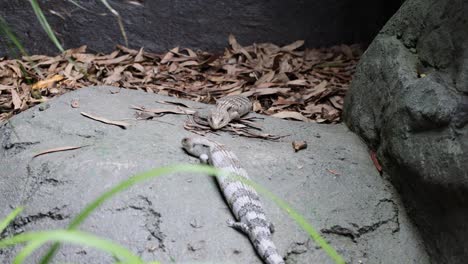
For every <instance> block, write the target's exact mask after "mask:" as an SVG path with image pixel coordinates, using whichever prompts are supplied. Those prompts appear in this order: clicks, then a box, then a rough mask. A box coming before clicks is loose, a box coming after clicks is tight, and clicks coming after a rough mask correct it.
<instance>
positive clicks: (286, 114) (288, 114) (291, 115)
mask: <svg viewBox="0 0 468 264" xmlns="http://www.w3.org/2000/svg"><path fill="white" fill-rule="evenodd" d="M271 116H273V117H277V118H282V119H294V120H299V121H304V122H308V121H309V119H308V118H307V117H305V116H303V115H302V114H301V113H298V112H293V111H282V112H279V113H276V114H273V115H271Z"/></svg>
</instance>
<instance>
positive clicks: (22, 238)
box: [0, 230, 143, 263]
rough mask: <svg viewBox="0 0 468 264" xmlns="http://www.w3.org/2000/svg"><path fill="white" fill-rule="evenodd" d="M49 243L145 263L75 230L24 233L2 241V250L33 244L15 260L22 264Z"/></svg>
mask: <svg viewBox="0 0 468 264" xmlns="http://www.w3.org/2000/svg"><path fill="white" fill-rule="evenodd" d="M48 241H60V242H68V243H72V244H78V245H84V246H89V247H93V248H97V249H100V250H102V251H105V252H108V253H110V254H112V255H114V256H117V257H119V258H121V259H125V260H126V262H127V263H143V261H142V260H141V259H140V258H139V257H137V256H136V255H134V254H133V253H132V252H130V251H129V250H127V249H126V248H124V247H122V246H120V245H118V244H115V243H113V242H111V241H109V240H106V239H102V238H99V237H96V236H94V235H91V234H87V233H84V232H81V231H75V230H53V231H41V232H28V233H22V234H19V235H16V236H13V237H9V238H5V239H3V240H0V248H4V247H8V246H13V245H16V244H20V243H24V242H31V243H30V244H29V245H28V246H26V247H25V248H24V249H23V250H22V251H21V252H20V253H19V254H18V255H17V256H16V258H15V262H14V263H22V261H23V260H24V259H25V258H26V257H28V256H29V255H30V254H31V253H32V252H33V251H34V250H35V249H37V248H38V247H40V246H41V245H43V244H44V243H47V242H48ZM17 261H18V262H17Z"/></svg>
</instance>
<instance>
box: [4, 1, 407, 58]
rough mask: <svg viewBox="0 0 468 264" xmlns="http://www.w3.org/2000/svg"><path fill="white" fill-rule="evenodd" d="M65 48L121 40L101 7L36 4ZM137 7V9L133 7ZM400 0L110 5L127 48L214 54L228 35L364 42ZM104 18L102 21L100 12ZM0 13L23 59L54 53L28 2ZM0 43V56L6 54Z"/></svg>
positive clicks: (96, 47)
mask: <svg viewBox="0 0 468 264" xmlns="http://www.w3.org/2000/svg"><path fill="white" fill-rule="evenodd" d="M38 2H39V3H40V5H41V7H42V9H43V11H44V13H45V16H46V17H47V19H48V20H49V22H50V24H51V26H52V28H53V29H54V30H55V31H56V32H57V33H58V38H59V39H60V40H61V42H62V43H63V45H64V46H65V48H74V47H77V46H80V45H88V47H89V48H90V50H91V51H100V52H108V51H110V50H113V49H114V47H115V45H116V44H123V43H124V40H123V37H122V35H121V33H120V29H119V26H118V23H117V20H116V19H115V17H113V16H112V15H110V12H109V11H108V10H107V9H106V8H105V7H104V5H103V4H102V3H101V1H77V2H79V3H80V4H81V5H82V6H83V7H84V8H86V10H83V9H81V8H79V7H77V6H75V5H73V4H72V3H71V1H63V0H48V1H45V0H39V1H38ZM135 2H138V3H141V5H135V4H133V3H135ZM402 2H403V1H402V0H393V1H388V0H329V1H304V0H293V1H290V0H273V1H270V0H256V1H252V0H239V1H219V0H204V1H201V0H196V1H194V0H191V1H174V0H151V1H110V2H109V3H110V4H111V5H112V6H113V7H114V8H115V9H116V10H117V11H118V12H119V13H120V14H121V17H122V19H123V24H124V26H125V29H126V32H127V35H128V39H129V44H130V46H131V47H134V48H139V47H145V48H146V49H148V50H151V51H167V50H168V49H171V48H173V47H175V46H179V45H180V46H182V47H190V48H195V49H197V48H198V49H204V50H210V51H221V50H222V49H223V48H224V47H226V45H227V37H228V35H229V33H233V34H235V35H236V37H237V38H238V40H239V41H240V43H243V44H249V45H250V44H251V43H253V42H275V43H277V44H287V43H290V42H292V41H295V40H298V39H305V40H306V45H308V46H310V47H317V46H322V45H331V44H341V43H360V42H365V43H368V42H370V40H371V39H372V38H373V37H374V36H375V34H376V33H377V32H378V30H379V29H380V28H381V27H382V25H383V24H384V23H385V21H387V19H388V18H389V17H390V16H391V15H392V14H393V13H394V12H395V11H396V9H397V8H398V7H399V6H400V4H401V3H402ZM102 13H106V14H107V15H106V16H102V15H100V14H102ZM0 15H1V16H2V17H3V18H5V19H6V21H7V22H8V24H9V25H10V26H11V27H12V28H13V30H14V31H15V32H16V33H17V35H18V37H19V39H20V40H22V42H23V44H24V46H25V47H26V49H27V50H28V51H29V52H31V53H41V54H42V53H53V54H55V53H57V49H56V47H55V46H54V45H53V44H52V42H50V40H49V39H48V37H47V35H46V34H45V33H44V31H43V29H42V28H41V26H40V25H39V23H38V22H37V20H36V16H35V15H34V13H33V11H32V9H31V7H30V5H29V3H28V1H23V0H11V1H0ZM6 48H7V46H6V44H5V42H3V40H1V39H0V56H4V55H5V54H8V53H6V52H7V49H6Z"/></svg>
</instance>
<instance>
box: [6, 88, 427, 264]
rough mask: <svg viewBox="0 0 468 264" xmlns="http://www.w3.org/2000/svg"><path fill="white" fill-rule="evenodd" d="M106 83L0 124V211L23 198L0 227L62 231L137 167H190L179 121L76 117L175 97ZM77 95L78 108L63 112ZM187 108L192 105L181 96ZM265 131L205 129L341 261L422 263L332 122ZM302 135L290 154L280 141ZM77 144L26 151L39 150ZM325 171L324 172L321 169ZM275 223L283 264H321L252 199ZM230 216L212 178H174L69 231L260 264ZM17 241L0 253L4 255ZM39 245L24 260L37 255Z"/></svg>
mask: <svg viewBox="0 0 468 264" xmlns="http://www.w3.org/2000/svg"><path fill="white" fill-rule="evenodd" d="M111 91H114V92H116V91H119V89H117V88H113V87H91V88H84V89H80V90H78V91H75V92H72V93H67V94H65V95H63V96H61V97H60V98H56V99H54V100H52V101H50V102H49V105H50V107H49V108H47V109H46V110H44V111H40V110H39V107H34V108H31V109H30V110H28V111H26V112H24V113H21V114H19V115H18V116H16V117H14V118H12V119H11V120H10V121H9V122H7V123H3V124H0V135H1V138H0V168H1V170H0V201H2V205H3V206H2V207H1V208H0V216H1V217H4V216H6V215H7V214H8V213H9V212H10V211H11V210H12V208H14V207H17V206H19V205H24V206H25V207H26V209H25V211H24V212H23V213H22V214H21V215H20V216H19V217H18V218H17V219H16V220H15V221H14V223H13V224H12V225H11V226H10V227H9V228H8V229H7V230H6V231H5V232H4V233H3V234H1V236H2V237H4V236H8V235H11V234H15V233H20V232H25V231H31V230H43V229H53V228H63V227H65V226H66V225H67V224H68V222H69V221H70V219H71V218H72V217H74V216H75V215H76V214H77V213H78V212H79V211H80V210H81V209H82V208H84V207H85V205H86V204H87V203H89V202H90V201H92V200H93V199H95V198H96V197H98V195H99V194H101V193H103V192H104V191H105V190H108V189H109V188H111V187H112V186H114V185H116V184H117V183H118V182H120V181H122V180H124V179H127V178H128V177H130V176H132V175H134V174H136V173H138V172H143V171H147V170H149V169H152V168H155V167H158V166H163V165H169V164H175V163H198V161H197V160H196V159H195V158H192V157H189V156H188V155H187V154H185V153H184V152H183V150H182V149H181V147H180V141H181V139H182V138H183V137H184V136H189V135H193V134H192V133H190V132H188V131H186V130H184V129H183V123H184V121H185V119H186V117H185V116H175V115H166V116H164V117H160V118H159V119H158V120H160V121H164V122H159V121H131V120H127V122H130V123H131V126H130V127H129V128H128V129H126V130H124V129H121V128H119V127H117V126H111V125H106V124H103V123H100V122H97V121H93V120H91V119H88V118H85V117H83V116H81V115H80V112H81V111H83V112H86V113H90V114H94V115H97V116H102V117H106V118H108V119H112V120H119V119H124V118H131V117H133V114H134V110H131V109H130V108H129V106H130V105H143V106H146V107H160V108H164V107H168V106H167V105H161V104H157V103H156V102H155V101H156V100H170V101H182V100H177V99H175V98H168V97H164V96H158V95H152V94H147V93H143V92H139V91H131V90H126V89H122V90H120V92H118V93H111ZM72 99H79V101H80V108H72V107H70V101H71V100H72ZM183 102H184V103H186V104H188V105H192V106H203V105H202V104H197V103H194V102H189V101H183ZM264 118H265V119H264V120H259V121H257V122H258V125H260V126H262V127H263V129H264V131H265V132H266V133H272V134H280V135H286V134H289V135H290V136H288V137H285V138H283V139H281V140H280V141H278V142H272V141H264V140H260V139H250V138H241V137H238V136H232V135H229V134H226V133H224V132H220V133H219V135H213V134H211V135H209V138H211V139H214V140H217V141H219V142H221V143H223V144H225V145H227V146H228V147H229V148H230V149H232V150H233V151H234V152H235V153H236V155H237V156H238V157H239V158H240V160H241V162H242V164H243V166H244V168H245V169H246V170H247V171H248V172H249V174H250V177H251V178H252V179H253V180H254V181H256V182H257V183H259V184H261V185H262V186H264V187H265V188H267V189H268V190H270V191H272V192H273V193H275V194H276V195H277V196H279V197H280V198H282V199H284V200H286V201H287V202H288V203H289V204H290V205H292V207H293V208H295V209H296V210H297V211H298V212H300V213H301V214H302V215H303V216H305V218H306V219H307V220H308V221H309V222H310V223H311V224H312V225H313V226H314V227H315V228H316V229H317V230H319V232H320V233H321V234H322V235H323V236H324V237H325V239H326V240H327V241H328V242H329V243H330V244H331V245H332V246H333V247H334V248H335V249H337V251H338V252H339V253H340V254H342V255H343V256H344V258H345V259H346V260H347V262H348V263H360V262H362V263H421V264H423V263H424V264H425V263H429V262H430V260H429V259H428V256H427V254H426V252H425V248H424V245H423V244H422V243H421V239H420V238H419V235H418V233H417V232H416V230H415V228H414V227H413V225H412V224H411V223H410V222H409V220H408V217H407V216H406V213H405V210H404V209H403V207H402V206H401V203H400V201H399V199H398V196H397V195H396V194H395V192H394V190H393V189H392V187H391V185H390V184H389V183H387V182H386V181H385V180H384V179H383V178H381V176H380V175H379V174H378V172H377V171H376V169H375V167H374V165H373V164H372V161H371V160H370V158H369V154H368V152H367V149H366V147H365V146H364V144H363V143H362V142H361V141H360V140H359V139H358V137H357V136H355V135H354V134H353V133H351V132H350V131H349V130H348V129H347V128H346V127H345V126H344V125H318V124H314V123H302V122H295V121H286V120H281V119H276V118H270V117H264ZM294 140H305V141H307V144H308V148H307V149H305V150H302V151H300V152H294V149H293V148H292V147H291V142H292V141H294ZM83 145H88V146H87V147H84V148H81V149H77V150H71V151H66V152H59V153H51V154H46V155H42V156H39V157H36V158H33V156H34V154H37V153H39V152H41V151H43V150H47V149H52V148H57V147H63V146H83ZM330 171H333V172H334V173H331V172H330ZM262 201H263V204H264V206H265V210H266V212H267V217H268V218H269V219H271V221H272V222H273V223H274V224H275V229H276V232H275V234H274V237H273V239H274V241H275V243H276V245H277V247H278V248H279V251H280V253H281V254H282V255H283V256H284V257H285V259H286V263H332V260H331V259H329V258H328V257H327V255H326V254H325V253H324V251H323V250H321V249H319V248H318V247H317V245H316V244H315V243H314V241H311V240H310V239H309V238H308V237H307V235H306V233H305V232H304V231H302V230H301V229H300V228H299V227H298V225H297V224H295V222H294V221H293V220H291V219H290V218H289V216H288V215H287V214H286V213H284V212H282V211H281V210H280V209H279V208H277V207H276V206H275V205H274V203H273V202H271V201H270V200H268V199H267V198H265V197H262ZM230 218H232V215H231V213H230V211H229V210H228V208H227V206H226V204H225V203H224V201H223V198H222V197H221V195H220V192H219V190H218V188H217V185H216V183H215V181H214V179H213V178H211V177H208V176H206V175H197V174H191V173H183V174H176V175H166V176H163V177H160V178H156V179H153V180H150V181H148V182H144V183H140V184H137V185H136V186H134V187H132V188H131V189H129V190H127V191H125V192H123V193H121V194H119V195H117V196H116V197H115V198H113V199H112V200H110V201H108V202H106V203H105V204H104V205H103V206H102V207H100V208H99V209H98V210H97V211H96V212H94V213H93V214H92V215H91V217H90V218H89V219H87V220H86V222H85V223H84V224H83V225H82V226H81V228H80V229H81V230H84V231H87V232H91V233H94V234H96V235H99V236H102V237H105V238H108V239H111V240H113V241H115V242H117V243H119V244H121V245H123V246H125V247H127V248H129V249H130V250H132V251H133V252H135V253H136V254H138V255H140V256H141V257H142V258H143V259H144V260H148V261H149V260H159V261H162V262H164V263H167V262H170V261H175V262H176V263H183V262H193V261H210V262H214V263H216V262H220V261H224V262H227V261H231V262H233V263H261V262H260V260H259V258H258V257H257V256H256V255H255V253H254V251H253V248H252V246H251V244H250V242H249V241H248V239H247V238H246V237H245V236H244V235H242V234H240V233H239V232H237V231H236V230H233V229H231V228H229V227H227V225H226V220H228V219H230ZM17 252H18V248H9V249H6V250H3V251H1V252H0V262H1V263H8V262H11V260H12V258H13V256H14V255H15V253H17ZM41 252H44V249H42V250H39V251H38V252H36V253H35V254H34V255H33V256H31V259H30V261H31V263H35V261H36V260H37V259H38V258H39V257H40V253H41ZM56 261H57V262H62V263H63V262H67V263H69V262H72V263H110V262H112V261H113V259H112V257H111V256H108V255H106V254H104V253H101V252H98V251H96V250H93V249H90V248H82V247H78V246H70V245H66V246H64V247H62V249H61V250H60V252H59V253H58V254H57V256H56Z"/></svg>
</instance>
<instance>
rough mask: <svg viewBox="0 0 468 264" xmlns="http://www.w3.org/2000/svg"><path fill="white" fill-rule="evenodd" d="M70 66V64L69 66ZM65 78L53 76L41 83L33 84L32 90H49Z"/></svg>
mask: <svg viewBox="0 0 468 264" xmlns="http://www.w3.org/2000/svg"><path fill="white" fill-rule="evenodd" d="M70 65H72V64H70ZM64 78H65V77H63V76H62V75H59V74H57V75H54V76H52V77H51V78H48V79H45V80H42V81H38V82H37V83H35V84H33V86H32V89H33V90H36V89H45V88H50V87H52V86H54V85H55V84H56V83H57V82H59V81H61V80H63V79H64Z"/></svg>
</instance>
